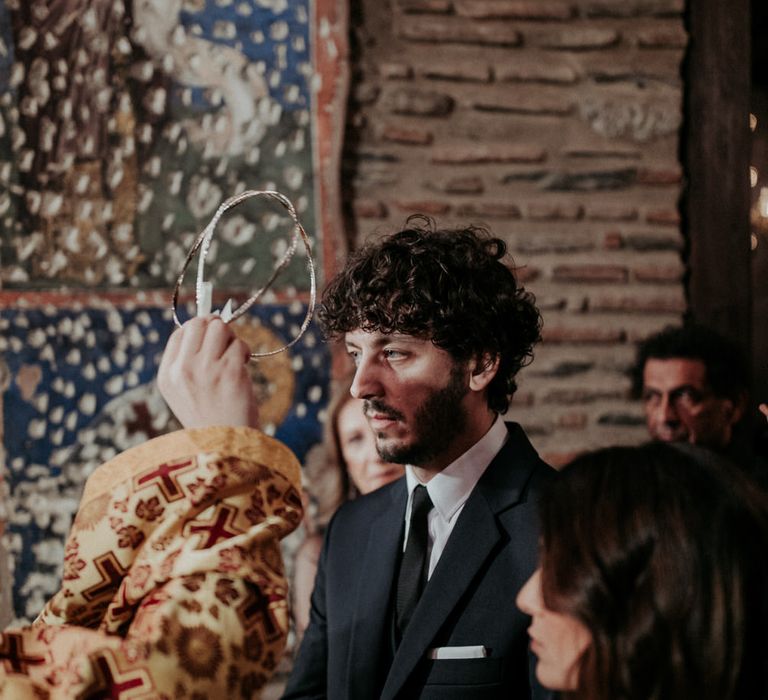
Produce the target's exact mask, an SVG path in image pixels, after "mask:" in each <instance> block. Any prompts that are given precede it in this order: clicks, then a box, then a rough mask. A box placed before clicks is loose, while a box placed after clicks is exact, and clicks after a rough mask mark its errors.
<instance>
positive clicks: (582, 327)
mask: <svg viewBox="0 0 768 700" xmlns="http://www.w3.org/2000/svg"><path fill="white" fill-rule="evenodd" d="M541 337H542V341H543V342H544V343H576V344H595V345H613V344H615V343H621V342H623V341H624V339H625V337H626V334H625V332H624V330H623V329H622V328H617V327H606V326H605V324H601V325H599V326H592V325H588V324H587V323H585V322H584V321H582V322H581V323H579V324H578V325H576V326H566V325H562V324H560V323H556V322H554V323H545V324H544V328H543V329H542V331H541Z"/></svg>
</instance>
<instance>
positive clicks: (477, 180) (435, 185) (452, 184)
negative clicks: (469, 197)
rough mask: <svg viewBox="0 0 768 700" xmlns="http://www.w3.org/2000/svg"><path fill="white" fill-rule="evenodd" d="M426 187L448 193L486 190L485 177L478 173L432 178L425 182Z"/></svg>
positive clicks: (479, 192)
mask: <svg viewBox="0 0 768 700" xmlns="http://www.w3.org/2000/svg"><path fill="white" fill-rule="evenodd" d="M424 187H426V188H427V189H433V190H438V191H439V192H446V193H447V194H481V193H482V192H483V191H484V190H485V185H484V183H483V178H482V177H480V176H478V175H467V176H460V177H451V178H447V179H446V180H442V181H441V180H434V179H431V178H430V179H429V180H427V181H425V182H424Z"/></svg>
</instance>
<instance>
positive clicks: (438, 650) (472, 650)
mask: <svg viewBox="0 0 768 700" xmlns="http://www.w3.org/2000/svg"><path fill="white" fill-rule="evenodd" d="M428 656H429V658H430V659H482V658H483V657H485V656H488V650H487V649H486V648H485V647H484V646H482V645H477V646H468V647H435V648H434V649H430V650H429V652H428Z"/></svg>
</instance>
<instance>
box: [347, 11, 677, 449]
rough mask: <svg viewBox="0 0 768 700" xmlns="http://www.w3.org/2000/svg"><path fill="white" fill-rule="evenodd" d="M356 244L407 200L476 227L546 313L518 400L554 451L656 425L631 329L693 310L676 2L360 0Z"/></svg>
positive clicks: (350, 161) (352, 153) (353, 122)
mask: <svg viewBox="0 0 768 700" xmlns="http://www.w3.org/2000/svg"><path fill="white" fill-rule="evenodd" d="M351 4H352V6H353V7H352V10H351V12H352V17H351V25H352V32H353V44H352V45H353V59H352V60H353V65H352V82H351V97H350V104H349V112H348V126H347V138H346V145H345V153H344V161H343V175H342V191H343V192H344V193H345V196H346V197H347V202H346V205H347V210H348V223H349V226H348V230H349V235H350V237H351V239H352V240H353V244H354V243H356V242H359V241H361V240H364V239H365V238H366V237H368V236H369V235H372V234H374V235H375V234H376V233H377V232H388V231H391V230H393V229H396V228H397V227H398V226H399V225H400V224H402V222H403V220H404V218H405V217H406V216H407V215H408V214H409V213H412V212H424V213H427V214H430V215H432V216H434V217H435V218H436V219H437V220H438V222H439V223H440V224H444V225H448V226H452V225H458V224H463V223H474V224H484V225H486V226H487V227H488V228H490V229H491V230H492V231H493V232H494V233H495V234H496V235H499V236H501V237H502V238H504V239H505V240H506V241H507V242H508V243H509V247H510V250H511V253H512V255H513V257H514V260H515V262H516V264H517V266H518V267H519V268H520V270H519V274H520V277H521V279H522V280H524V281H525V284H526V286H527V287H528V288H529V289H530V290H531V291H533V292H534V293H535V294H536V297H537V299H538V302H539V306H540V308H541V309H542V312H543V315H544V321H545V325H544V342H543V343H542V344H541V345H540V346H539V348H538V351H537V353H536V359H535V362H534V363H533V365H531V366H530V367H529V368H527V369H525V370H524V371H523V373H522V375H521V381H520V390H519V392H518V395H517V396H516V398H515V401H514V404H513V407H512V409H511V416H512V417H513V418H514V419H516V420H519V421H520V422H522V423H523V425H524V426H525V427H526V429H527V430H528V433H529V435H530V436H531V438H532V440H533V441H534V444H535V445H536V446H537V448H538V449H539V450H540V451H541V452H542V453H543V454H544V455H545V456H546V457H548V458H549V459H550V460H551V461H552V462H553V463H561V462H562V461H563V460H564V459H566V458H567V457H568V456H569V455H571V454H573V453H574V452H576V451H578V450H581V449H584V448H589V447H596V446H599V445H604V444H610V443H616V442H622V443H631V442H638V441H640V440H642V439H644V437H645V430H644V427H643V425H642V411H641V408H640V406H639V405H638V404H637V403H635V402H631V401H630V400H629V399H628V396H627V391H628V386H629V382H628V379H627V377H626V370H627V368H628V366H629V365H630V364H631V360H632V357H633V354H634V344H635V343H636V341H637V340H638V339H640V338H642V337H644V336H646V335H647V334H649V333H651V332H653V331H655V330H657V329H659V328H661V327H663V326H664V325H667V324H669V323H675V322H678V321H679V320H680V318H681V314H682V312H683V311H684V310H685V297H684V289H683V283H682V277H683V273H684V267H683V264H682V262H681V248H682V236H681V234H680V220H679V214H678V208H677V202H678V199H679V197H680V193H681V187H682V174H681V166H680V162H679V154H678V148H679V129H680V125H681V120H682V117H681V107H682V86H681V78H680V67H681V62H682V60H683V55H684V51H685V47H686V42H687V36H686V32H685V29H684V25H683V17H682V14H683V9H684V8H683V0H563V1H559V0H527V1H518V0H389V1H388V2H387V1H382V0H358V1H357V2H353V3H351Z"/></svg>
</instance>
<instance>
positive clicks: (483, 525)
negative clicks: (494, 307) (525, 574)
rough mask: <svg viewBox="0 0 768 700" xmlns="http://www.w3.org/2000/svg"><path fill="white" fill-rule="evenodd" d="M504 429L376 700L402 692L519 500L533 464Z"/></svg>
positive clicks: (525, 446) (519, 435)
mask: <svg viewBox="0 0 768 700" xmlns="http://www.w3.org/2000/svg"><path fill="white" fill-rule="evenodd" d="M507 428H508V430H509V439H508V440H507V442H506V443H505V445H504V447H503V448H502V449H501V451H500V452H499V454H498V455H497V456H496V457H495V458H494V460H493V461H492V462H491V464H490V465H489V466H488V469H486V471H485V473H484V474H483V476H482V477H481V479H480V481H479V482H478V483H477V486H476V487H475V489H474V490H473V492H472V494H471V495H470V497H469V499H468V500H467V502H466V504H465V505H464V509H463V510H462V512H461V514H460V515H459V520H458V522H457V523H456V526H455V528H454V530H453V532H452V533H451V536H450V537H449V538H448V543H447V545H446V548H445V550H444V551H443V554H442V556H441V557H440V561H439V562H438V564H437V567H436V568H435V571H434V573H433V574H432V577H431V578H430V580H429V582H428V584H427V587H426V588H425V590H424V593H423V595H422V597H421V600H420V601H419V604H418V606H417V607H416V610H415V611H414V614H413V617H412V618H411V622H410V624H409V625H408V629H407V630H406V632H405V635H404V636H403V639H402V641H401V643H400V646H399V647H398V649H397V653H396V655H395V658H394V661H393V663H392V667H391V670H390V673H389V676H388V677H387V680H386V683H385V685H384V690H383V691H382V694H381V698H382V700H385V699H388V698H394V697H395V696H396V695H397V693H398V692H400V691H401V690H402V687H403V685H404V684H405V682H406V680H407V679H408V676H409V675H410V674H411V673H412V672H413V670H414V668H415V667H416V664H417V663H418V662H419V661H420V660H421V659H422V658H424V656H425V655H426V654H427V652H428V650H429V649H430V647H432V646H434V639H435V638H436V636H437V634H438V632H439V630H440V627H441V626H442V625H443V623H444V622H445V620H446V619H448V618H449V616H450V614H451V612H452V611H453V609H454V608H455V607H456V605H457V604H458V603H459V601H460V599H461V598H462V596H463V595H464V594H465V593H466V592H467V590H468V589H470V588H471V585H472V581H473V579H474V578H475V577H476V576H477V575H478V573H479V571H480V569H481V567H482V566H483V564H484V563H485V562H486V560H487V559H488V558H489V557H490V556H491V555H492V554H493V551H494V549H495V548H496V547H497V545H498V544H499V541H500V540H501V539H502V532H501V530H500V529H499V524H498V522H497V513H499V512H501V511H503V510H505V509H506V508H509V507H511V506H513V505H514V504H515V503H517V502H518V501H519V500H520V495H521V493H522V492H523V490H524V488H525V485H526V484H527V482H528V479H529V478H530V475H531V473H532V471H533V468H534V466H535V464H536V462H537V461H538V455H537V454H536V451H535V450H534V449H533V447H532V446H531V444H530V442H529V441H528V439H527V438H526V437H525V434H524V433H523V431H522V429H521V428H520V427H519V426H518V425H516V424H508V425H507ZM505 536H506V535H505ZM391 577H392V575H391V572H390V578H391Z"/></svg>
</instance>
